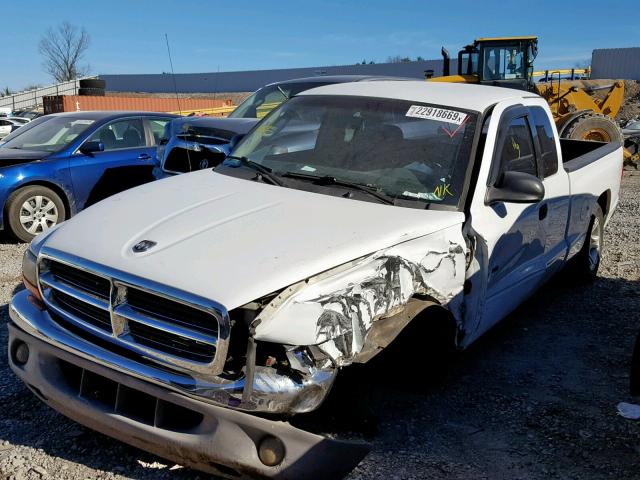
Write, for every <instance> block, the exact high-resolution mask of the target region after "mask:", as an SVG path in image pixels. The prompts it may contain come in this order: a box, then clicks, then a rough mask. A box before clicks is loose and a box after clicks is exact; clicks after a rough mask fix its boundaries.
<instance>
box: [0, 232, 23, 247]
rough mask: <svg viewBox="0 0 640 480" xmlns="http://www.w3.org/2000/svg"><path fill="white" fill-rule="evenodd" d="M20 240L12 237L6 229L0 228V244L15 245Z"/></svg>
mask: <svg viewBox="0 0 640 480" xmlns="http://www.w3.org/2000/svg"><path fill="white" fill-rule="evenodd" d="M19 243H22V242H20V241H19V240H16V239H15V238H13V237H12V236H11V235H10V234H9V233H8V232H7V231H6V230H0V245H17V244H19Z"/></svg>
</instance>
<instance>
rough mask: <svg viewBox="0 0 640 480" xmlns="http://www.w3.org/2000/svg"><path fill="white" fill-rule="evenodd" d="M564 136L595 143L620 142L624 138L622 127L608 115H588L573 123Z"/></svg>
mask: <svg viewBox="0 0 640 480" xmlns="http://www.w3.org/2000/svg"><path fill="white" fill-rule="evenodd" d="M562 136H563V137H564V138H568V139H570V140H590V141H594V142H607V143H609V142H620V143H623V141H624V137H623V136H622V130H620V127H618V125H617V124H616V122H614V121H613V120H611V119H610V118H609V117H607V116H606V115H602V114H600V113H586V114H584V115H581V116H579V117H578V118H576V119H574V120H572V121H571V123H570V124H569V125H568V126H567V128H566V129H565V130H564V132H563V134H562Z"/></svg>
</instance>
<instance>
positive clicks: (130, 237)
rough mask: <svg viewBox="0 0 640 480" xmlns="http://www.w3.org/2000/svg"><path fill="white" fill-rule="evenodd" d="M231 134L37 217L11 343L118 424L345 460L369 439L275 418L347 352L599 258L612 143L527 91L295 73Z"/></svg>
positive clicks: (67, 405)
mask: <svg viewBox="0 0 640 480" xmlns="http://www.w3.org/2000/svg"><path fill="white" fill-rule="evenodd" d="M305 126H306V127H308V128H303V127H305ZM298 127H300V128H302V129H303V130H304V131H305V132H313V137H314V139H313V141H311V142H306V141H305V142H304V145H305V146H306V148H305V149H301V148H299V147H300V145H301V144H300V142H299V138H298V136H297V135H292V134H291V132H292V131H293V130H297V129H298ZM305 135H306V133H305ZM305 138H306V137H305ZM290 147H294V148H290ZM233 155H234V156H231V157H228V158H227V160H225V161H224V162H223V164H222V165H221V166H220V167H217V168H216V169H215V170H214V171H212V170H210V169H207V170H200V171H197V172H193V173H189V174H185V175H178V176H175V177H172V178H170V179H165V180H161V181H158V182H153V183H150V184H147V185H143V186H141V187H138V188H135V189H132V190H129V191H127V192H124V193H122V194H118V195H115V196H113V197H111V198H109V199H107V200H105V201H103V202H100V203H98V204H96V205H94V206H93V207H91V208H90V209H88V210H85V211H83V212H81V213H80V214H79V215H77V216H76V217H74V218H72V219H71V220H69V221H67V222H64V223H63V224H61V225H60V226H59V227H57V228H54V229H52V230H49V232H47V233H45V234H42V235H40V236H38V237H36V238H35V240H34V241H33V242H32V244H31V246H30V248H29V249H28V250H27V252H26V253H25V257H24V261H23V278H24V281H25V286H26V287H27V289H26V290H24V291H21V292H19V293H17V294H16V296H14V298H13V300H12V302H11V306H10V309H9V314H10V317H11V322H10V323H9V325H8V327H9V348H8V352H9V364H10V366H11V368H12V370H13V371H14V372H15V373H16V374H17V375H18V376H19V377H20V378H21V379H22V380H23V381H24V382H25V383H26V384H27V385H29V388H30V389H31V390H33V391H34V392H35V393H36V394H37V395H38V397H39V398H40V399H41V400H43V401H44V402H46V403H47V404H49V405H51V406H52V407H53V408H55V409H56V410H58V411H60V412H62V413H63V414H65V415H67V416H68V417H70V418H72V419H74V420H76V421H78V422H80V423H82V424H85V425H87V426H89V427H91V428H94V429H96V430H98V431H101V432H103V433H105V434H107V435H110V436H113V437H115V438H119V439H121V440H123V441H125V442H128V443H131V444H133V445H136V446H138V447H140V448H143V449H146V450H149V451H152V452H155V453H156V454H159V455H161V456H164V457H167V458H169V459H172V460H173V461H175V462H177V463H180V464H182V465H189V466H191V467H194V468H197V469H201V470H204V471H208V472H212V473H217V474H222V475H224V476H226V477H233V478H238V477H241V476H242V475H249V476H252V477H260V478H263V477H277V478H281V479H295V478H309V479H321V478H339V477H341V476H343V475H345V474H346V472H348V471H349V470H350V469H352V468H353V467H354V465H356V464H357V463H358V462H359V461H360V459H361V458H362V457H363V456H364V455H365V454H366V448H364V447H363V446H362V445H361V444H357V443H347V442H341V441H338V440H335V439H330V438H325V437H323V436H320V435H317V434H315V433H311V432H309V431H306V430H303V429H301V428H298V427H295V426H293V425H292V424H291V423H289V422H287V421H283V420H286V419H287V418H289V417H291V416H293V415H304V414H305V413H307V412H310V411H312V410H315V409H317V408H318V407H319V406H320V405H321V404H322V402H323V401H324V400H325V398H326V397H327V395H328V394H329V392H330V391H331V387H332V384H333V382H334V380H335V378H336V376H338V375H341V370H342V369H348V368H352V367H350V366H351V365H352V364H354V363H365V362H368V361H370V360H371V359H372V358H373V357H374V356H376V355H378V354H379V352H381V351H383V350H385V349H386V348H387V346H389V345H391V346H393V345H394V342H395V341H396V338H397V336H398V335H400V334H401V333H404V332H406V331H412V330H411V329H412V328H413V327H414V326H419V327H422V328H423V329H425V330H424V333H423V334H421V335H420V336H419V337H417V340H418V341H416V342H415V344H414V347H413V348H411V349H405V350H403V351H401V352H400V353H401V355H399V357H398V358H397V359H396V360H395V361H394V365H398V370H397V371H398V372H400V371H402V370H404V369H410V368H413V370H412V371H414V372H416V373H417V372H418V368H417V367H418V366H420V367H422V366H424V364H425V362H426V360H425V357H428V355H429V352H430V351H431V349H433V348H435V347H437V346H442V345H446V346H449V347H451V348H466V347H468V346H469V345H471V344H472V343H473V342H474V341H475V340H476V339H478V338H479V337H480V336H481V335H482V334H483V333H484V332H486V331H487V330H488V329H490V328H491V327H492V326H493V325H495V324H496V323H497V322H498V321H500V320H501V319H503V318H504V317H505V316H506V315H507V314H509V313H510V312H511V311H513V310H514V309H515V308H516V307H517V306H518V305H520V304H521V303H522V302H523V301H524V300H525V299H526V298H527V297H529V296H530V295H531V294H533V293H534V292H535V291H536V290H537V289H538V288H539V287H540V286H541V285H542V284H543V283H544V282H545V281H546V280H548V279H549V278H550V277H551V276H552V275H553V274H554V273H555V272H557V271H558V270H559V269H560V268H562V267H564V266H568V265H569V262H570V263H571V265H572V268H574V269H575V270H574V274H575V277H576V278H579V279H581V280H593V279H594V278H595V276H596V274H597V271H598V266H599V263H600V258H601V251H602V247H603V234H604V227H605V224H606V222H607V221H608V220H609V219H610V218H611V215H612V214H613V212H614V210H615V208H616V206H617V204H618V194H619V188H620V177H621V175H620V174H621V170H622V160H623V154H622V147H621V145H620V144H617V143H611V144H601V143H597V142H581V141H576V140H569V141H564V140H560V139H559V138H558V133H557V131H556V128H555V126H554V123H553V117H552V115H551V111H550V110H549V106H548V105H547V102H546V101H545V100H544V99H543V98H541V97H539V96H537V95H533V94H531V93H529V92H522V91H518V90H511V89H503V88H496V87H488V86H480V85H461V84H448V83H426V82H418V81H416V82H408V81H402V82H393V81H379V82H362V83H345V84H338V85H329V86H324V87H320V88H316V89H312V90H308V91H305V92H303V93H301V94H299V95H297V96H294V97H293V98H291V99H290V100H288V101H287V102H285V103H283V104H282V105H280V106H278V107H277V108H276V109H275V110H273V111H272V112H271V113H270V114H269V116H267V117H265V119H264V120H262V121H261V123H259V124H258V125H257V126H256V127H255V128H254V129H253V130H251V132H249V133H248V135H247V136H246V137H244V138H243V139H242V140H241V141H240V143H239V144H238V145H237V146H236V148H235V149H234V151H233ZM406 329H409V330H406ZM435 332H444V333H446V334H447V335H444V336H443V335H440V334H436V333H435ZM435 341H438V342H439V344H440V345H437V344H435V343H434V342H435ZM382 358H384V357H382ZM540 361H544V360H543V359H540ZM356 371H357V370H356ZM390 371H391V370H388V372H390ZM376 381H378V382H381V383H383V384H384V382H386V381H387V378H386V377H385V376H382V375H381V376H380V377H379V378H377V379H376ZM415 381H416V382H420V381H421V378H419V377H418V378H416V379H415ZM16 408H19V407H16Z"/></svg>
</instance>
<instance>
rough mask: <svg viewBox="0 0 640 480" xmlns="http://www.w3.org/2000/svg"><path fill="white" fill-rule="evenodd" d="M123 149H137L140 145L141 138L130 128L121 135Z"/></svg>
mask: <svg viewBox="0 0 640 480" xmlns="http://www.w3.org/2000/svg"><path fill="white" fill-rule="evenodd" d="M122 143H123V145H122V146H123V147H125V148H127V147H139V146H141V145H142V137H141V136H140V134H139V133H138V131H137V130H135V129H133V128H130V129H128V130H127V131H126V132H124V135H122Z"/></svg>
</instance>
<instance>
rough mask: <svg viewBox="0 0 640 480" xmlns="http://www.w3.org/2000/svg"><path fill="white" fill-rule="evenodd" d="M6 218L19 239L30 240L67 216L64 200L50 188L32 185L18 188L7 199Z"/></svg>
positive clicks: (14, 234) (12, 231)
mask: <svg viewBox="0 0 640 480" xmlns="http://www.w3.org/2000/svg"><path fill="white" fill-rule="evenodd" d="M6 213H7V215H6V217H5V218H6V219H7V223H8V224H9V230H10V231H11V233H12V234H13V236H15V237H16V238H17V239H18V240H22V241H23V242H30V241H31V240H32V239H33V237H35V236H36V235H38V234H39V233H43V232H46V231H47V230H49V229H50V228H51V227H53V226H54V225H56V224H58V223H59V222H62V221H63V220H64V219H65V216H66V210H65V207H64V202H63V201H62V199H61V198H60V196H59V195H58V194H57V193H56V192H54V191H53V190H51V189H50V188H47V187H43V186H40V185H31V186H28V187H24V188H21V189H19V190H16V191H15V192H13V193H12V194H11V196H10V197H9V199H8V200H7V208H6Z"/></svg>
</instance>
